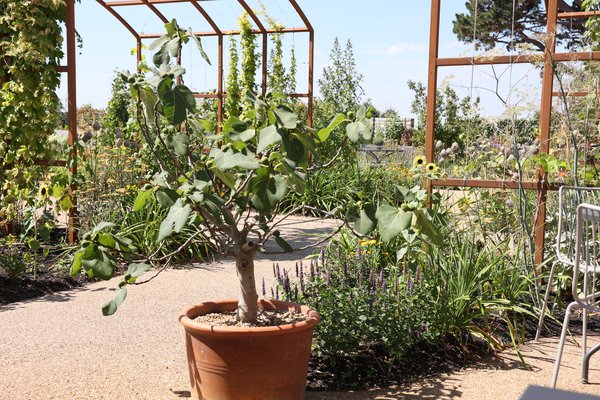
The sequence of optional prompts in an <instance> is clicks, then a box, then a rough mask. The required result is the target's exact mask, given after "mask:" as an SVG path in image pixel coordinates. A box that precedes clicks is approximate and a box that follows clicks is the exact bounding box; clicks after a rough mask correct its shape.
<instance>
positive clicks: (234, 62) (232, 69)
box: [225, 36, 241, 117]
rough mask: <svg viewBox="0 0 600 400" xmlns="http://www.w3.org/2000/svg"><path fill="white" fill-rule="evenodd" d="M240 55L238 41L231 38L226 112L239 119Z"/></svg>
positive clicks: (229, 115)
mask: <svg viewBox="0 0 600 400" xmlns="http://www.w3.org/2000/svg"><path fill="white" fill-rule="evenodd" d="M239 62H240V55H239V53H238V48H237V40H235V37H233V36H231V37H230V39H229V73H228V74H227V85H226V88H225V91H226V92H227V98H226V99H225V111H226V112H227V116H228V117H237V116H239V115H240V100H241V93H240V82H239V73H238V64H239Z"/></svg>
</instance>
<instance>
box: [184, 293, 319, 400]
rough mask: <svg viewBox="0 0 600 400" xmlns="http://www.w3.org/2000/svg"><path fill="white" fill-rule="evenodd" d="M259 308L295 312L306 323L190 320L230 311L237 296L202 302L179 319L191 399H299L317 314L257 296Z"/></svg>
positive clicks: (233, 307)
mask: <svg viewBox="0 0 600 400" xmlns="http://www.w3.org/2000/svg"><path fill="white" fill-rule="evenodd" d="M258 305H259V307H260V308H263V309H268V310H274V309H277V310H295V311H300V312H302V313H304V314H306V315H307V319H306V321H301V322H297V323H294V324H287V325H281V326H273V327H259V328H240V327H229V326H227V327H225V326H210V325H206V324H200V323H197V322H194V321H193V319H194V318H195V317H197V316H199V315H204V314H210V313H219V312H224V311H234V310H236V309H237V300H223V301H215V302H207V303H202V304H200V305H197V306H193V307H190V308H188V309H186V310H185V311H184V312H183V313H182V315H181V316H180V317H179V321H180V322H181V324H182V325H183V326H184V328H185V342H186V348H187V356H188V366H189V371H190V380H191V385H192V386H191V387H192V389H191V392H192V397H193V398H194V399H198V400H301V399H304V396H305V386H306V375H307V371H308V360H309V358H310V349H311V342H312V330H313V327H314V326H315V325H316V324H317V322H319V319H320V317H319V314H318V313H317V312H316V311H315V310H313V309H311V308H309V307H307V306H301V305H299V304H294V303H287V302H283V301H276V300H259V302H258Z"/></svg>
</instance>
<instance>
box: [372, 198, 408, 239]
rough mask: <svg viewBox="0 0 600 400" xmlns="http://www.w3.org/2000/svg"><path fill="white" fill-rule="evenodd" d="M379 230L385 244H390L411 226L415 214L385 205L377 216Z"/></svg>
mask: <svg viewBox="0 0 600 400" xmlns="http://www.w3.org/2000/svg"><path fill="white" fill-rule="evenodd" d="M375 217H376V218H377V228H378V229H379V233H380V234H381V239H382V240H383V241H384V242H389V241H390V240H392V239H394V238H395V237H396V236H398V235H399V234H400V233H401V232H402V231H403V230H405V229H408V228H409V227H410V226H411V223H412V218H413V213H412V212H411V211H402V210H401V209H399V208H396V207H392V206H389V205H387V204H384V205H382V206H380V207H379V209H378V210H377V213H376V214H375Z"/></svg>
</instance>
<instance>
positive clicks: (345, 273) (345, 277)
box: [344, 260, 348, 281]
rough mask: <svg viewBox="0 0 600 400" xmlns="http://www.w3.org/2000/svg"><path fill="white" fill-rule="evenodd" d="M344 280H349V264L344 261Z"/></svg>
mask: <svg viewBox="0 0 600 400" xmlns="http://www.w3.org/2000/svg"><path fill="white" fill-rule="evenodd" d="M344 280H345V281H347V280H348V262H347V261H346V260H344Z"/></svg>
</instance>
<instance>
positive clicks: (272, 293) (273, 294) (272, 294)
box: [271, 288, 275, 298]
mask: <svg viewBox="0 0 600 400" xmlns="http://www.w3.org/2000/svg"><path fill="white" fill-rule="evenodd" d="M274 297H275V292H274V291H273V288H271V298H274Z"/></svg>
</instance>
